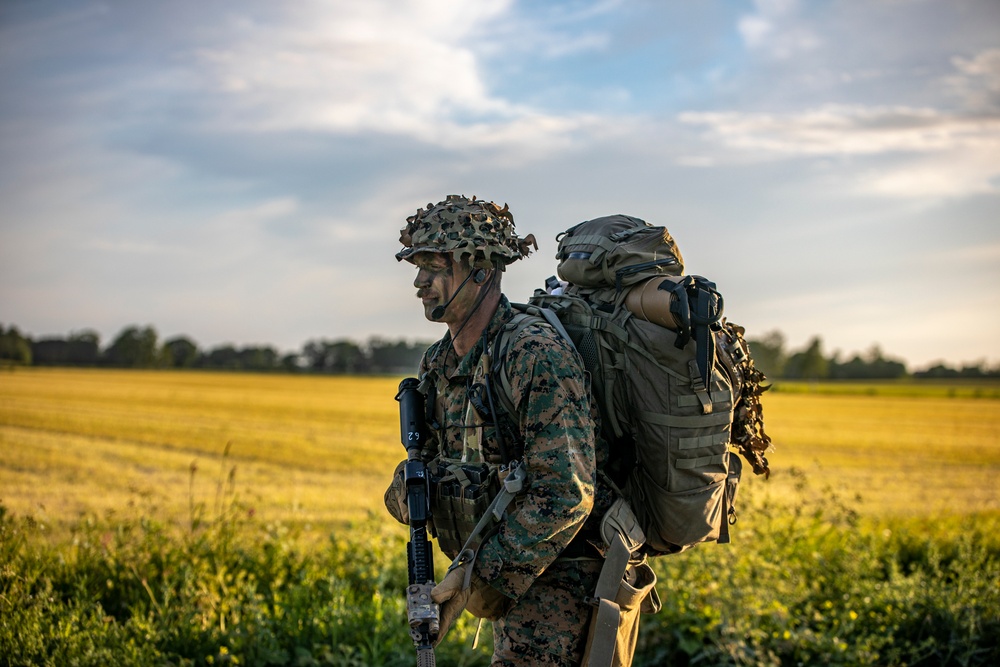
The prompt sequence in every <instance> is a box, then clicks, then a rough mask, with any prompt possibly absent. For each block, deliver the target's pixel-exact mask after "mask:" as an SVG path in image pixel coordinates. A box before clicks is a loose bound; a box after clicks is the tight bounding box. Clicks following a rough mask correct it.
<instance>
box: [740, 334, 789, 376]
mask: <svg viewBox="0 0 1000 667" xmlns="http://www.w3.org/2000/svg"><path fill="white" fill-rule="evenodd" d="M747 345H749V346H750V355H751V356H752V357H753V363H754V366H756V367H757V368H759V369H760V370H761V371H763V373H764V375H766V376H767V377H769V378H771V379H775V378H779V377H781V376H782V374H783V373H784V372H785V362H786V361H787V357H786V354H785V336H784V335H783V334H782V333H781V332H780V331H778V330H774V331H769V332H767V333H765V334H764V335H762V336H761V337H760V338H752V339H750V340H748V341H747Z"/></svg>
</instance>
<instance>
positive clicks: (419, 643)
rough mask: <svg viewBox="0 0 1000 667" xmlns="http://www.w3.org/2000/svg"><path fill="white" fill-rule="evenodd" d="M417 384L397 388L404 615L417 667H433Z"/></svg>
mask: <svg viewBox="0 0 1000 667" xmlns="http://www.w3.org/2000/svg"><path fill="white" fill-rule="evenodd" d="M418 386H419V381H418V380H417V379H416V378H406V379H405V380H403V381H402V382H401V383H400V384H399V393H397V394H396V400H397V401H399V430H400V437H401V439H402V443H403V447H405V448H406V465H405V466H404V468H403V480H404V482H405V484H406V504H407V509H408V511H409V513H410V541H409V542H407V544H406V559H407V570H408V573H409V585H408V586H407V588H406V613H407V620H408V622H409V624H410V637H411V638H412V639H413V645H414V647H415V648H416V650H417V665H418V666H420V667H433V666H434V664H435V658H434V640H435V639H437V634H438V631H439V629H440V610H439V609H438V605H437V604H435V603H434V601H433V600H431V589H433V588H434V553H433V550H432V546H431V541H430V537H429V536H428V534H427V522H428V519H429V518H430V486H429V479H428V477H427V468H426V466H425V465H424V461H423V459H422V458H421V450H422V449H423V446H424V441H425V438H426V425H425V421H424V396H423V394H422V393H420V391H419V389H418Z"/></svg>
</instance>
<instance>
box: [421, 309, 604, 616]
mask: <svg viewBox="0 0 1000 667" xmlns="http://www.w3.org/2000/svg"><path fill="white" fill-rule="evenodd" d="M512 317H513V310H512V309H511V305H510V302H509V301H508V300H507V298H506V297H501V301H500V305H499V307H498V308H497V312H496V313H495V315H494V316H493V319H492V321H491V322H490V324H489V326H488V328H487V335H486V338H487V340H489V341H490V347H491V348H492V341H493V340H494V339H495V337H496V336H497V334H498V332H500V330H501V328H502V327H503V325H504V324H505V323H507V322H508V321H509V320H510V319H511V318H512ZM487 361H488V359H484V354H483V340H482V339H480V341H479V342H478V343H477V344H476V346H475V347H473V349H472V350H470V351H469V353H468V354H466V355H465V356H464V357H463V358H461V359H458V358H457V355H456V354H455V352H454V350H453V349H452V346H451V341H450V334H446V335H445V337H444V338H442V339H441V340H440V341H438V342H437V343H435V344H434V345H432V346H431V347H430V348H429V349H428V350H427V351H426V352H425V353H424V357H423V359H422V361H421V363H420V377H421V379H423V380H425V381H426V382H427V384H428V385H431V386H433V387H434V388H435V390H436V391H435V394H436V396H435V399H434V407H433V412H434V414H433V417H434V419H433V420H432V426H433V427H434V432H433V433H432V435H431V440H432V442H431V443H430V445H431V448H432V449H437V450H438V451H439V452H440V455H442V456H444V457H446V458H449V459H461V460H464V461H469V462H472V461H486V462H489V463H504V461H503V460H502V457H501V456H500V450H499V446H498V443H497V438H496V435H495V433H494V429H493V428H492V427H491V426H490V425H488V424H487V425H486V426H484V425H483V420H482V418H480V417H479V416H478V414H477V412H476V410H475V409H474V408H473V407H472V406H471V405H470V400H469V391H468V388H469V387H470V386H472V385H473V384H475V383H476V380H477V379H481V378H482V376H483V374H484V373H485V372H486V371H485V369H486V368H487V363H486V362H487ZM506 363H507V365H508V375H509V378H510V382H511V389H512V393H511V396H512V397H513V399H514V405H516V406H517V408H518V410H517V415H516V416H514V415H512V416H511V417H512V419H514V420H516V428H517V430H518V431H519V433H520V436H521V440H522V442H523V449H522V447H521V446H516V447H515V445H514V443H511V442H509V441H508V443H507V448H508V449H516V451H513V452H509V453H508V456H509V457H510V458H518V459H521V460H522V461H523V465H524V466H525V468H526V471H527V481H526V485H525V487H526V490H525V491H523V492H522V494H521V495H520V496H519V497H518V499H517V501H516V502H515V503H514V504H512V505H511V507H510V508H508V513H507V516H506V518H505V519H504V520H503V522H502V523H501V524H500V526H499V530H498V531H496V532H495V533H494V534H492V535H491V536H490V537H489V538H488V539H487V540H486V541H485V542H484V543H483V545H482V546H481V548H480V551H479V556H478V559H477V561H476V571H477V574H479V576H481V577H482V578H483V579H484V580H486V581H487V582H489V583H490V584H491V585H492V586H494V587H495V588H496V589H498V590H499V591H501V592H503V593H504V594H506V595H507V596H508V597H510V598H513V599H515V600H516V599H518V598H519V597H520V596H521V595H523V594H524V592H525V591H527V590H528V588H529V587H530V586H531V584H532V582H533V581H534V580H535V579H536V578H537V577H538V576H539V575H540V574H541V573H542V572H544V571H545V569H546V568H548V567H549V565H551V564H552V562H553V561H555V559H556V558H557V557H558V556H559V555H560V553H561V552H562V551H563V550H564V549H565V547H566V546H567V545H568V544H569V543H570V541H571V540H572V539H573V537H574V536H575V535H576V534H577V532H578V531H579V530H580V528H581V527H582V526H583V525H584V522H585V521H586V519H587V517H588V515H589V514H590V512H591V509H592V507H593V505H594V495H595V482H596V478H597V473H596V469H597V460H596V459H597V454H596V452H595V449H596V446H595V427H596V421H595V418H594V416H595V413H594V412H593V407H592V405H591V402H590V398H589V391H588V383H587V379H586V377H585V375H584V372H583V364H582V362H581V361H580V360H579V357H578V356H577V354H576V352H575V351H574V350H573V349H572V348H571V347H570V346H569V345H568V344H567V343H566V342H565V341H563V340H562V339H561V338H560V336H559V334H558V333H556V331H555V330H554V329H552V328H551V327H549V326H548V325H547V324H544V323H539V324H537V325H536V324H532V325H530V326H527V327H525V328H524V329H523V330H522V331H521V333H520V334H519V335H518V337H517V339H516V340H514V341H513V343H512V344H511V345H510V347H509V351H508V353H507V358H506Z"/></svg>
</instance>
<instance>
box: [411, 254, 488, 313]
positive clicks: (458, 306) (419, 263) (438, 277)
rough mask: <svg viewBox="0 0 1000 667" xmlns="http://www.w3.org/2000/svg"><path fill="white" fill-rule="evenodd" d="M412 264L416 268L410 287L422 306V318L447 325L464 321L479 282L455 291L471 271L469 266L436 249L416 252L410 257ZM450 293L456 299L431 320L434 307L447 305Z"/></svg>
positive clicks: (472, 302) (467, 284) (477, 291)
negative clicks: (414, 290) (415, 291)
mask: <svg viewBox="0 0 1000 667" xmlns="http://www.w3.org/2000/svg"><path fill="white" fill-rule="evenodd" d="M413 264H414V265H415V266H416V267H417V277H416V278H415V279H414V281H413V286H414V287H416V288H417V298H419V299H420V303H421V304H422V305H423V307H424V317H426V318H427V319H428V320H430V321H432V322H445V323H447V324H453V323H461V322H464V321H465V318H466V316H467V315H468V314H469V313H470V312H471V310H472V308H473V306H474V304H475V302H476V296H477V294H478V293H479V285H476V284H475V283H472V282H471V281H470V282H469V283H466V285H465V287H464V288H463V289H462V290H461V291H460V292H459V293H458V296H455V292H456V290H458V289H459V286H460V285H461V284H462V281H464V280H465V279H466V278H467V277H468V275H469V273H470V272H471V271H472V269H471V267H468V266H466V265H465V264H464V263H458V262H455V260H454V259H453V258H452V256H451V254H450V253H437V252H420V253H417V254H416V255H414V256H413ZM453 296H454V297H455V299H454V301H452V302H451V303H450V304H448V306H447V307H446V308H445V311H444V314H443V315H442V316H441V317H440V318H438V319H434V318H433V317H432V316H431V313H432V312H434V309H435V308H437V307H438V306H444V305H445V304H447V303H448V300H449V299H451V298H452V297H453Z"/></svg>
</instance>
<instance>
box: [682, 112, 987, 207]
mask: <svg viewBox="0 0 1000 667" xmlns="http://www.w3.org/2000/svg"><path fill="white" fill-rule="evenodd" d="M679 120H680V122H681V123H685V124H688V125H693V126H699V127H703V128H705V129H706V133H705V138H706V139H707V140H708V141H710V142H712V143H714V144H715V145H716V146H718V147H722V148H723V149H728V150H730V151H731V152H730V154H729V155H728V156H726V155H723V156H716V157H715V159H714V160H713V159H712V158H709V157H705V156H702V157H701V158H698V160H696V159H695V158H693V157H687V158H684V160H685V161H684V163H685V164H702V165H711V164H716V163H718V162H724V161H726V158H727V157H728V161H734V160H739V161H745V160H748V159H749V160H751V161H753V160H758V161H770V160H776V159H792V158H801V157H814V158H820V157H848V158H850V157H859V156H861V157H876V156H889V157H900V156H901V157H903V158H905V159H902V160H901V164H899V165H895V166H894V165H892V164H888V165H885V164H883V165H879V166H877V167H874V166H872V167H863V168H861V171H867V172H869V173H865V174H863V175H862V177H861V178H859V179H858V182H857V187H858V188H859V189H861V190H866V191H869V192H871V193H876V194H883V195H892V196H921V197H924V196H951V195H962V194H973V193H981V192H996V191H998V189H1000V187H998V183H997V180H996V179H997V177H998V176H1000V160H997V159H996V156H997V155H1000V117H995V116H988V115H962V114H955V113H946V112H941V111H936V110H934V109H915V108H909V107H861V106H826V107H822V108H819V109H815V110H810V111H804V112H800V113H783V114H765V113H742V112H687V113H682V114H680V115H679ZM699 160H700V161H699Z"/></svg>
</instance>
